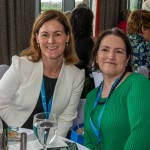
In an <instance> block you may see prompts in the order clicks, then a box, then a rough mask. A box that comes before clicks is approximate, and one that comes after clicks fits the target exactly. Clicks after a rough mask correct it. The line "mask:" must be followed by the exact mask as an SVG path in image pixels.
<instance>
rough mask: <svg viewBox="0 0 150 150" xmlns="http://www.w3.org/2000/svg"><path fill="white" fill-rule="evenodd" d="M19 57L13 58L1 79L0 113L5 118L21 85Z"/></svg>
mask: <svg viewBox="0 0 150 150" xmlns="http://www.w3.org/2000/svg"><path fill="white" fill-rule="evenodd" d="M19 60H20V59H19V57H17V56H15V57H13V58H12V64H11V66H10V68H9V69H8V70H7V72H6V73H5V74H4V76H3V78H2V79H1V80H0V115H1V117H2V118H3V116H4V114H5V112H6V109H7V108H8V106H9V103H11V101H12V99H13V96H14V94H15V93H16V91H17V89H18V87H19V85H20V80H21V79H20V74H21V73H20V71H19V69H20V61H19Z"/></svg>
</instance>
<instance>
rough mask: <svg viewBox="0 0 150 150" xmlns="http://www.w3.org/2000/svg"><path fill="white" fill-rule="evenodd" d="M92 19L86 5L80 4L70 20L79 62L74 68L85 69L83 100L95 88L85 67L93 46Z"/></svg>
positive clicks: (90, 11)
mask: <svg viewBox="0 0 150 150" xmlns="http://www.w3.org/2000/svg"><path fill="white" fill-rule="evenodd" d="M93 17H94V16H93V12H92V10H91V9H90V8H89V7H88V6H86V4H84V3H80V4H78V5H77V6H76V8H75V9H74V10H73V11H72V15H71V20H70V21H71V26H72V30H73V36H74V39H75V49H76V52H77V55H78V57H79V60H80V62H79V63H78V64H77V65H76V66H77V67H78V68H80V69H85V83H84V89H83V92H82V96H81V98H85V97H86V94H87V93H88V92H89V91H90V90H92V89H93V88H94V87H95V85H94V79H93V78H91V77H90V74H91V72H90V71H89V70H88V67H87V65H88V62H89V56H90V52H91V50H92V48H93V46H94V41H93V35H92V30H93Z"/></svg>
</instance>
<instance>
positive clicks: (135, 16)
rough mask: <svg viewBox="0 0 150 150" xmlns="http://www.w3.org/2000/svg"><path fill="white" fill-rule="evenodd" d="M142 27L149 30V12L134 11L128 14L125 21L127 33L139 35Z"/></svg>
mask: <svg viewBox="0 0 150 150" xmlns="http://www.w3.org/2000/svg"><path fill="white" fill-rule="evenodd" d="M142 27H144V28H145V29H150V11H147V10H134V11H133V12H131V13H130V15H129V18H128V20H127V33H128V34H129V35H131V34H140V33H142Z"/></svg>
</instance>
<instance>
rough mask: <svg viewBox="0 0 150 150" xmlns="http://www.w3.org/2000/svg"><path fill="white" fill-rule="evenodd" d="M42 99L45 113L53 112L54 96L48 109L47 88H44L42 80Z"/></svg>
mask: <svg viewBox="0 0 150 150" xmlns="http://www.w3.org/2000/svg"><path fill="white" fill-rule="evenodd" d="M41 99H42V105H43V109H44V112H51V108H52V101H53V96H52V97H51V98H50V100H49V103H48V107H47V104H46V96H45V88H44V79H43V80H42V86H41Z"/></svg>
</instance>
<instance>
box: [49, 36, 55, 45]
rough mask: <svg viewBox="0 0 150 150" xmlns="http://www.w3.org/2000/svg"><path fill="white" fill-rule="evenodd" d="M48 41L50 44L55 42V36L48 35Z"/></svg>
mask: <svg viewBox="0 0 150 150" xmlns="http://www.w3.org/2000/svg"><path fill="white" fill-rule="evenodd" d="M48 43H50V44H52V43H55V37H54V35H50V36H49V38H48Z"/></svg>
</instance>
